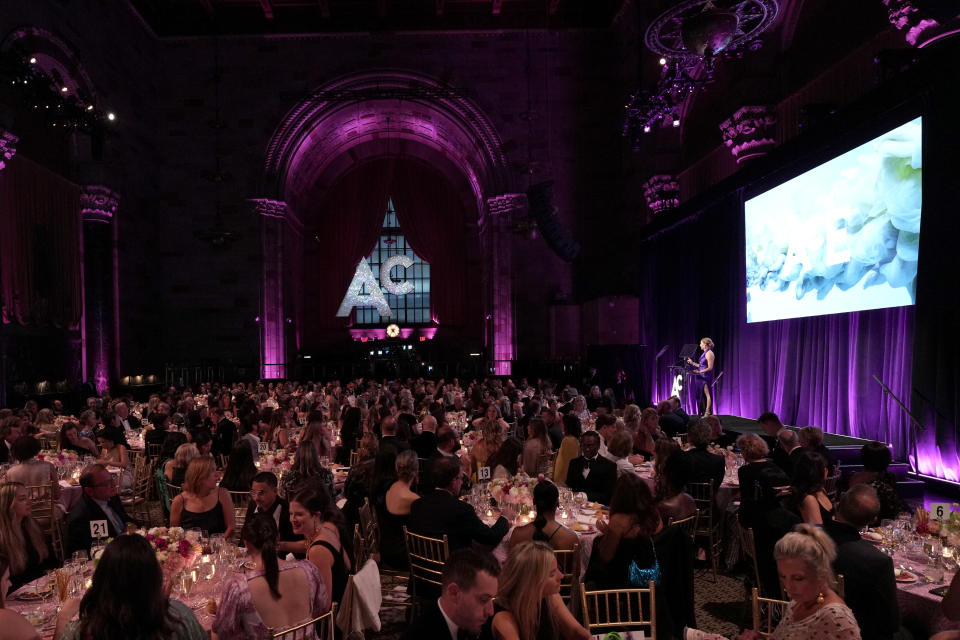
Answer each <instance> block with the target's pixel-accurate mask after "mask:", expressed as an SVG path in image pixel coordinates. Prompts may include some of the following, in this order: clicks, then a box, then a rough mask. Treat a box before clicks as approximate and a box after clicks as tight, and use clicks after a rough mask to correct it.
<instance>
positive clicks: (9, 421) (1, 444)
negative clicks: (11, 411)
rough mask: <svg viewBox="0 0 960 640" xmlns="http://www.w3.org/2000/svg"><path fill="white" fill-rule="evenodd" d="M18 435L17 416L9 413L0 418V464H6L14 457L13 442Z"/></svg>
mask: <svg viewBox="0 0 960 640" xmlns="http://www.w3.org/2000/svg"><path fill="white" fill-rule="evenodd" d="M24 435H27V434H24ZM19 437H20V417H19V416H13V415H11V416H7V417H6V418H2V419H0V464H6V463H8V462H10V461H12V460H13V459H14V458H13V454H12V449H13V443H14V442H15V441H16V440H17V438H19Z"/></svg>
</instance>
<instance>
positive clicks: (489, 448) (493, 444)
mask: <svg viewBox="0 0 960 640" xmlns="http://www.w3.org/2000/svg"><path fill="white" fill-rule="evenodd" d="M501 422H503V421H502V420H499V419H498V420H481V421H480V423H479V424H480V434H481V436H482V437H481V438H480V441H479V442H477V443H476V444H475V445H473V449H471V451H470V467H471V469H472V470H473V473H474V474H475V473H476V471H477V469H479V468H480V467H487V466H490V465H489V464H488V460H489V459H490V457H491V456H492V455H493V454H494V453H496V452H497V449H499V448H500V445H501V444H503V440H504V438H506V434H507V431H506V428H505V427H504V425H502V424H500V423H501Z"/></svg>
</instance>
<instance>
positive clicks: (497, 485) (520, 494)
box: [490, 473, 546, 513]
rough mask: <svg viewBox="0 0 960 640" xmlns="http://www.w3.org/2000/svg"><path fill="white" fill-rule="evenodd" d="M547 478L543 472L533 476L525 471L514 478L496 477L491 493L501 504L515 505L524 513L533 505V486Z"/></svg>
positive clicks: (492, 482)
mask: <svg viewBox="0 0 960 640" xmlns="http://www.w3.org/2000/svg"><path fill="white" fill-rule="evenodd" d="M545 479H546V478H545V477H544V476H543V474H540V475H538V476H537V477H536V478H531V477H530V476H528V475H527V474H525V473H521V474H518V475H515V476H513V477H512V478H494V479H493V480H491V481H490V495H491V496H493V499H494V500H496V501H497V502H498V503H499V504H501V505H504V504H508V505H513V506H515V507H516V508H518V509H519V510H520V512H521V513H524V512H526V511H529V510H530V508H531V507H532V506H533V488H534V487H536V486H537V483H539V482H543V481H544V480H545Z"/></svg>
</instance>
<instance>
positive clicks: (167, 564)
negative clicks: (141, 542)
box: [136, 527, 203, 578]
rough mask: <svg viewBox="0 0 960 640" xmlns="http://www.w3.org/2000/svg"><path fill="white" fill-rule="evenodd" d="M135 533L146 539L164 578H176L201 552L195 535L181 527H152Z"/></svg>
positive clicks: (198, 540)
mask: <svg viewBox="0 0 960 640" xmlns="http://www.w3.org/2000/svg"><path fill="white" fill-rule="evenodd" d="M136 533H137V534H138V535H141V536H143V537H144V538H146V539H147V542H149V543H150V545H151V546H152V547H153V548H154V551H155V553H156V554H157V562H159V563H160V567H161V568H162V569H163V575H164V577H165V578H166V577H172V576H176V575H177V574H179V573H180V572H181V571H183V570H184V569H187V568H189V567H191V566H193V564H194V563H195V562H196V561H197V558H199V557H200V554H201V553H202V552H203V547H201V546H200V539H199V538H198V537H197V533H196V532H195V531H184V529H183V528H182V527H170V528H169V529H168V528H167V527H153V528H152V529H148V530H146V531H144V530H143V529H140V530H139V531H137V532H136Z"/></svg>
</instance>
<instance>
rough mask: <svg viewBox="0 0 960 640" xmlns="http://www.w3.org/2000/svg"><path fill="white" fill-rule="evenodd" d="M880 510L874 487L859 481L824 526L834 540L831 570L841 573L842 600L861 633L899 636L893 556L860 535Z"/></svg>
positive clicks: (884, 639) (883, 639) (884, 638)
mask: <svg viewBox="0 0 960 640" xmlns="http://www.w3.org/2000/svg"><path fill="white" fill-rule="evenodd" d="M879 512H880V500H879V498H877V492H876V490H875V489H874V488H873V487H872V486H870V485H868V484H859V485H856V486H855V487H852V488H851V489H850V490H849V491H847V492H846V493H845V494H843V497H842V498H840V504H839V505H838V506H837V514H836V516H835V518H834V519H833V520H832V521H829V522H825V523H824V525H823V528H824V530H826V532H827V533H828V534H830V537H831V538H833V541H834V542H836V543H837V559H836V560H835V561H834V563H833V569H834V571H836V572H837V573H838V574H843V581H844V592H845V593H844V600H846V602H847V606H848V607H850V609H851V611H853V615H854V617H855V618H856V619H857V624H859V625H860V635H861V636H863V637H864V638H876V639H879V640H892V639H893V638H895V637H899V634H898V633H897V631H898V628H899V627H900V611H899V609H898V608H897V584H896V580H895V578H894V574H893V558H891V557H890V556H888V555H886V554H884V553H881V552H880V550H879V549H877V548H876V547H875V546H873V545H872V544H870V543H869V542H867V541H866V540H863V539H862V538H861V537H860V529H862V528H864V527H866V526H867V525H869V524H870V523H871V522H873V520H874V519H875V518H876V517H877V514H878V513H879Z"/></svg>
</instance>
